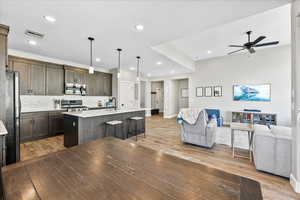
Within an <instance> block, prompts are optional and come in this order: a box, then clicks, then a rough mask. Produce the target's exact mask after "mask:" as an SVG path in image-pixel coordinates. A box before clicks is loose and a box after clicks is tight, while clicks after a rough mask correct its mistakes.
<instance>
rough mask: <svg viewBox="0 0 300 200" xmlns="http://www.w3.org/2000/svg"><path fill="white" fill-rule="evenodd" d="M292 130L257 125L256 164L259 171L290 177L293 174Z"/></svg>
mask: <svg viewBox="0 0 300 200" xmlns="http://www.w3.org/2000/svg"><path fill="white" fill-rule="evenodd" d="M291 137H292V136H291V128H289V127H283V126H271V129H269V128H268V127H267V126H262V125H255V131H254V149H253V151H254V152H253V153H254V163H255V167H256V169H257V170H261V171H265V172H269V173H272V174H276V175H279V176H284V177H289V176H290V173H291V161H292V160H291V157H292V156H291V155H292V141H291Z"/></svg>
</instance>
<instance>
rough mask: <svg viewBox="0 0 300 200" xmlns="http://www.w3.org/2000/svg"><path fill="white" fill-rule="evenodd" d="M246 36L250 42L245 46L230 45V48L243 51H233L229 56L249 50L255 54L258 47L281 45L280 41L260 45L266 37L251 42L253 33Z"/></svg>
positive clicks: (249, 32) (250, 32)
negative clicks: (237, 48)
mask: <svg viewBox="0 0 300 200" xmlns="http://www.w3.org/2000/svg"><path fill="white" fill-rule="evenodd" d="M246 34H247V35H248V42H247V43H245V44H243V45H229V47H239V48H241V49H239V50H236V51H232V52H230V53H228V55H231V54H233V53H237V52H239V51H243V50H248V51H249V52H250V53H255V52H256V51H255V49H254V48H256V47H264V46H270V45H277V44H279V41H274V42H267V43H262V44H259V42H261V41H262V40H264V39H266V36H259V37H258V38H257V39H256V40H254V41H253V42H251V34H252V31H247V32H246Z"/></svg>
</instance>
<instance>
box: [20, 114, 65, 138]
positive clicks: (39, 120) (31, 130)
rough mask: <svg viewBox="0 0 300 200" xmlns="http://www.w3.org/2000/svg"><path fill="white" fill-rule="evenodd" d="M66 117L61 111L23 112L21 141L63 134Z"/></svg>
mask: <svg viewBox="0 0 300 200" xmlns="http://www.w3.org/2000/svg"><path fill="white" fill-rule="evenodd" d="M63 123H64V119H63V114H61V113H60V112H36V113H22V114H21V120H20V130H21V131H20V139H21V143H24V142H28V141H34V140H38V139H42V138H46V137H51V136H56V135H59V134H63V132H64V127H63Z"/></svg>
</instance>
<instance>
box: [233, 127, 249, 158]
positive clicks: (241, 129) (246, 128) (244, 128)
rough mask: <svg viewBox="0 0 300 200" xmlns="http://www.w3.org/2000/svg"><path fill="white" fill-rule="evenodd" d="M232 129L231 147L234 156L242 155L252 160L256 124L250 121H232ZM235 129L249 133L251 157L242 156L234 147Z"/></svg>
mask: <svg viewBox="0 0 300 200" xmlns="http://www.w3.org/2000/svg"><path fill="white" fill-rule="evenodd" d="M230 129H231V148H232V156H233V157H241V158H248V159H250V161H251V162H252V150H253V135H254V126H253V124H249V123H239V122H232V123H231V124H230ZM235 131H242V132H244V133H245V132H247V133H248V142H249V157H246V156H241V155H238V154H236V153H235V148H234V135H235Z"/></svg>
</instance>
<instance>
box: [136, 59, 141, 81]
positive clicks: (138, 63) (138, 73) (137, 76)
mask: <svg viewBox="0 0 300 200" xmlns="http://www.w3.org/2000/svg"><path fill="white" fill-rule="evenodd" d="M136 59H137V63H136V64H137V66H136V80H137V81H140V59H141V57H140V56H137V57H136Z"/></svg>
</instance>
